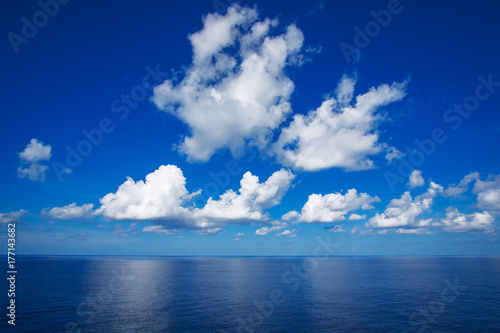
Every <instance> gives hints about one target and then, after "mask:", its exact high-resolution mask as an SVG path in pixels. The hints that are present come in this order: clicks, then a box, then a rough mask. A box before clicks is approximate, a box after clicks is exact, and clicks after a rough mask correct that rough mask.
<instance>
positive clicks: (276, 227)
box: [255, 221, 288, 236]
mask: <svg viewBox="0 0 500 333" xmlns="http://www.w3.org/2000/svg"><path fill="white" fill-rule="evenodd" d="M287 226H288V223H285V222H279V221H273V222H271V227H263V228H260V229H257V230H256V231H255V234H256V235H257V236H264V235H267V234H268V233H270V232H273V231H278V230H281V229H285V228H286V227H287Z"/></svg>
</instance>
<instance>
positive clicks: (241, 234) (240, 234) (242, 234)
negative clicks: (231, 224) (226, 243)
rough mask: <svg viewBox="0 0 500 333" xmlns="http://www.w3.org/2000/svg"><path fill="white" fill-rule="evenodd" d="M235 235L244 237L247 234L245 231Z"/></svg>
mask: <svg viewBox="0 0 500 333" xmlns="http://www.w3.org/2000/svg"><path fill="white" fill-rule="evenodd" d="M235 236H236V237H243V236H245V234H244V233H243V232H238V233H237V234H236V235H235Z"/></svg>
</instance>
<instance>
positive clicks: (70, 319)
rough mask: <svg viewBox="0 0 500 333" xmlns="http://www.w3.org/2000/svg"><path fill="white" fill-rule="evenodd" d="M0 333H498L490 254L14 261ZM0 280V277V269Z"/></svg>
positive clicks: (496, 282)
mask: <svg viewBox="0 0 500 333" xmlns="http://www.w3.org/2000/svg"><path fill="white" fill-rule="evenodd" d="M17 269H18V274H17V281H16V321H15V322H16V326H15V329H12V327H11V326H10V325H8V324H7V316H6V313H7V309H6V306H7V301H8V298H7V295H6V294H7V290H8V286H7V284H6V280H5V279H3V281H2V284H1V285H0V287H1V288H2V292H1V294H2V295H3V296H2V298H1V300H2V304H3V305H4V306H3V307H2V308H3V309H4V310H3V312H4V314H2V317H3V320H2V323H1V326H0V330H1V331H2V332H10V331H12V332H107V333H111V332H120V333H122V332H500V257H411V258H409V257H333V258H328V259H324V260H322V261H318V260H316V259H314V258H309V259H307V258H302V257H286V258H283V257H280V258H273V257H271V258H268V257H265V258H263V257H256V258H252V257H244V258H241V257H222V258H215V257H99V256H95V257H94V256H88V257H70V256H66V257H19V258H18V262H17ZM5 274H6V273H5Z"/></svg>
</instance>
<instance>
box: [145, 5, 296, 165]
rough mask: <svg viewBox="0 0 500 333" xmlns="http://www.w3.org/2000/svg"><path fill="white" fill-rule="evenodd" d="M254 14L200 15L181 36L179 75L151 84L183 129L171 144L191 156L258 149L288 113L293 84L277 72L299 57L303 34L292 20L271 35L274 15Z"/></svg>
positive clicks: (232, 10) (243, 10)
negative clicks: (187, 58) (186, 132)
mask: <svg viewBox="0 0 500 333" xmlns="http://www.w3.org/2000/svg"><path fill="white" fill-rule="evenodd" d="M257 19H258V14H257V12H256V10H255V9H252V8H248V7H240V6H237V5H233V6H231V7H230V8H229V10H228V12H227V14H226V15H219V14H209V15H207V16H206V18H205V19H204V26H203V29H202V30H200V31H198V32H196V33H194V34H192V35H190V36H189V39H190V41H191V45H192V47H193V62H192V64H191V65H190V66H189V67H188V69H187V70H186V73H185V76H184V78H183V79H182V80H181V81H180V82H176V81H175V80H166V81H165V82H164V83H162V84H161V85H159V86H157V87H156V88H155V89H154V96H153V101H154V103H155V104H156V105H157V107H158V108H159V109H160V110H163V111H166V112H169V113H171V114H173V115H175V116H176V117H178V118H179V119H180V120H182V121H183V122H184V123H186V124H187V125H188V126H189V128H190V131H191V135H190V136H186V137H184V138H183V139H182V141H181V143H180V145H179V146H178V147H177V148H178V150H179V151H180V152H181V153H184V154H186V155H187V156H188V158H189V159H191V160H195V161H207V160H208V159H210V157H211V156H212V155H213V154H214V153H215V152H216V151H218V150H222V149H226V148H229V149H230V150H231V152H232V153H233V155H237V154H238V150H239V149H240V148H242V147H244V146H245V145H246V144H251V145H258V146H259V147H261V148H263V147H265V146H266V145H267V144H268V141H269V137H270V136H269V134H270V133H271V131H272V130H273V129H276V128H278V127H279V125H280V124H281V123H282V122H283V120H284V119H285V118H286V116H287V114H288V113H290V112H291V108H290V103H289V99H290V96H291V94H292V92H293V90H294V84H293V82H292V81H291V80H290V78H288V77H287V76H286V74H285V72H284V69H285V68H286V67H287V66H289V65H292V64H293V63H297V61H296V59H299V58H300V57H299V54H298V52H299V51H300V49H301V47H302V43H303V40H304V38H303V34H302V32H301V31H300V30H299V29H298V28H297V27H296V26H295V25H293V24H292V25H289V26H288V27H287V29H286V31H285V32H284V33H283V34H281V35H272V34H271V32H270V31H271V28H273V27H274V26H275V25H276V24H277V20H269V19H266V20H263V21H257ZM228 49H230V50H228ZM234 50H237V51H236V54H234V55H232V54H231V53H234Z"/></svg>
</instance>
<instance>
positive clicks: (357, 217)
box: [349, 214, 366, 221]
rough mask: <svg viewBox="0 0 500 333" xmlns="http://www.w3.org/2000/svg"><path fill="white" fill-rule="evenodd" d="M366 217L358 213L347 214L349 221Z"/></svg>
mask: <svg viewBox="0 0 500 333" xmlns="http://www.w3.org/2000/svg"><path fill="white" fill-rule="evenodd" d="M364 219H366V215H364V214H363V215H359V214H351V215H350V216H349V221H361V220H364Z"/></svg>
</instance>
